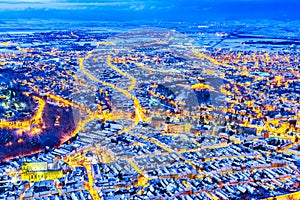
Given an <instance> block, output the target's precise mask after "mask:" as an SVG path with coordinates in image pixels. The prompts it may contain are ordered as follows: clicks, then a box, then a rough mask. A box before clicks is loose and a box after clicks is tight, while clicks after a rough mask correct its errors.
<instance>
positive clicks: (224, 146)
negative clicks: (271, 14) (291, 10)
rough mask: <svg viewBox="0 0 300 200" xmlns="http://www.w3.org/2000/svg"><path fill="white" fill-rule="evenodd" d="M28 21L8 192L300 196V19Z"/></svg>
mask: <svg viewBox="0 0 300 200" xmlns="http://www.w3.org/2000/svg"><path fill="white" fill-rule="evenodd" d="M22 23H24V24H26V27H27V29H22V28H20V23H19V22H18V23H17V22H13V21H7V22H6V23H4V24H3V26H2V28H3V30H2V31H1V32H0V36H1V37H0V72H1V74H0V102H1V104H0V116H1V118H0V129H1V131H0V148H1V151H0V172H1V174H0V179H1V180H0V199H8V200H15V199H24V200H25V199H26V200H27V199H28V200H33V199H41V200H42V199H49V200H52V199H54V200H60V199H61V200H67V199H75V200H77V199H78V200H79V199H88V200H91V199H95V200H100V199H101V200H117V199H120V200H121V199H178V200H179V199H180V200H190V199H191V200H192V199H199V200H217V199H224V200H226V199H236V200H239V199H245V200H246V199H249V200H250V199H251V200H252V199H265V200H274V199H278V200H280V199H300V143H299V139H300V79H299V77H300V70H299V66H300V59H299V56H300V50H299V49H300V48H299V44H300V43H299V40H298V37H299V35H297V34H298V32H297V30H299V27H300V26H299V23H295V24H294V26H291V25H290V24H286V23H283V22H276V23H277V27H278V30H280V31H281V32H280V31H279V32H280V33H278V34H277V35H276V37H274V35H272V34H273V32H269V31H268V30H270V29H276V26H275V25H274V26H273V25H272V26H266V25H265V24H266V22H265V21H261V22H255V25H251V24H250V23H248V22H247V21H246V22H245V23H243V22H240V23H235V22H228V23H227V24H222V23H217V22H215V23H209V22H202V23H199V22H197V23H195V22H189V23H188V22H186V23H179V22H172V23H171V22H170V23H168V22H164V23H161V24H159V25H157V24H155V23H152V24H150V25H147V26H143V27H141V26H140V25H139V24H135V23H131V24H130V25H128V26H124V27H123V28H122V27H121V28H120V27H119V26H118V25H117V24H116V25H114V24H111V22H102V23H101V24H100V25H95V24H94V23H95V22H76V23H75V22H74V23H73V24H72V27H63V26H62V27H56V28H54V29H53V27H54V26H55V23H57V22H52V21H51V20H49V21H48V22H47V24H40V26H39V28H36V27H35V25H36V24H37V23H40V22H34V23H33V22H25V21H23V22H22ZM269 23H270V24H272V23H273V24H274V22H269ZM33 24H34V25H33ZM62 24H63V22H62ZM50 27H52V28H50ZM74 27H75V28H74ZM174 27H175V28H174ZM255 27H260V28H259V29H256V28H255ZM287 35H288V36H287Z"/></svg>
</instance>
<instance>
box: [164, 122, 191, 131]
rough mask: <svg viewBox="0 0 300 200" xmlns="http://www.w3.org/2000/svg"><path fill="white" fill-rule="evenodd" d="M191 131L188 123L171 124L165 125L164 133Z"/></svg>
mask: <svg viewBox="0 0 300 200" xmlns="http://www.w3.org/2000/svg"><path fill="white" fill-rule="evenodd" d="M190 130H191V125H190V124H188V123H178V122H171V123H166V124H165V129H164V131H165V132H166V133H188V132H190Z"/></svg>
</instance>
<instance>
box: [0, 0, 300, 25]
mask: <svg viewBox="0 0 300 200" xmlns="http://www.w3.org/2000/svg"><path fill="white" fill-rule="evenodd" d="M299 7H300V1H298V0H285V1H282V0H168V1H165V0H143V1H142V0H125V1H122V0H117V1H112V0H103V1H95V0H14V1H9V0H0V20H5V19H15V18H21V19H29V18H41V19H49V18H54V19H72V20H80V19H81V20H118V21H120V20H121V21H122V20H171V21H202V20H205V21H209V20H212V21H214V20H228V19H235V20H237V19H276V20H280V19H282V20H295V19H300V12H299V10H298V8H299Z"/></svg>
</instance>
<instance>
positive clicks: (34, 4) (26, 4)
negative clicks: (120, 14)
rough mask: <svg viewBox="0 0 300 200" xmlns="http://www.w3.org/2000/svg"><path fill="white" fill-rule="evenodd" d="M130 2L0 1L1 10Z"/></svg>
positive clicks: (97, 5) (111, 4) (124, 5)
mask: <svg viewBox="0 0 300 200" xmlns="http://www.w3.org/2000/svg"><path fill="white" fill-rule="evenodd" d="M130 6H131V3H130V2H117V1H116V2H102V3H98V2H97V3H96V2H95V3H93V2H84V3H77V2H74V3H73V2H72V3H70V2H59V1H55V0H43V1H37V0H19V1H14V3H8V2H4V1H0V11H1V10H16V11H17V10H26V9H59V10H61V9H66V10H72V9H79V10H82V9H87V8H118V7H119V8H120V7H130Z"/></svg>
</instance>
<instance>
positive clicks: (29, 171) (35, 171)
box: [22, 162, 63, 182]
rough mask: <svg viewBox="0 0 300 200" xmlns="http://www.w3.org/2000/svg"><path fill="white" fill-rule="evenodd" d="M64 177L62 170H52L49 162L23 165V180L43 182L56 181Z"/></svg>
mask: <svg viewBox="0 0 300 200" xmlns="http://www.w3.org/2000/svg"><path fill="white" fill-rule="evenodd" d="M61 177H63V171H62V170H61V169H52V168H50V167H49V165H48V163H47V162H30V163H23V165H22V180H27V181H30V182H39V181H41V180H55V179H58V178H61Z"/></svg>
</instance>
